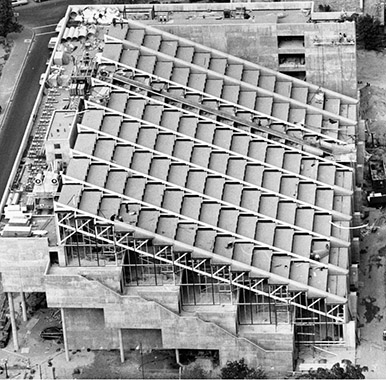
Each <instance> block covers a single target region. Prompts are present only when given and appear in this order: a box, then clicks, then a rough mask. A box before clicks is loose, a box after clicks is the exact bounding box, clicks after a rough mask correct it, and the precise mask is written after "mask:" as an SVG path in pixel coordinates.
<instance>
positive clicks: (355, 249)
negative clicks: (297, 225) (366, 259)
mask: <svg viewBox="0 0 386 380" xmlns="http://www.w3.org/2000/svg"><path fill="white" fill-rule="evenodd" d="M359 261H360V241H359V238H358V237H354V238H353V239H352V243H351V263H352V264H357V263H359Z"/></svg>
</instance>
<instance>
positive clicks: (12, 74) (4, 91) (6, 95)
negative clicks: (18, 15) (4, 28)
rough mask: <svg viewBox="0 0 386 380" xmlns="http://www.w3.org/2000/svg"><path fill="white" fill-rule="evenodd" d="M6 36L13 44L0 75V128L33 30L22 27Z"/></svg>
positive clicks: (22, 65)
mask: <svg viewBox="0 0 386 380" xmlns="http://www.w3.org/2000/svg"><path fill="white" fill-rule="evenodd" d="M7 38H8V39H12V40H13V42H14V45H13V47H12V51H11V54H10V56H9V58H8V59H7V61H6V63H5V65H4V69H3V72H2V75H1V77H0V106H1V107H2V109H3V110H2V112H1V114H0V129H1V127H2V124H3V121H4V119H5V117H6V115H7V112H8V109H9V105H10V103H11V101H12V98H13V94H14V91H15V89H16V86H17V83H18V81H19V78H20V75H21V72H22V70H23V68H24V63H25V59H26V58H27V54H28V51H29V49H30V46H31V44H32V42H33V31H32V30H31V29H28V28H24V30H23V31H22V32H21V33H11V34H9V35H8V37H7Z"/></svg>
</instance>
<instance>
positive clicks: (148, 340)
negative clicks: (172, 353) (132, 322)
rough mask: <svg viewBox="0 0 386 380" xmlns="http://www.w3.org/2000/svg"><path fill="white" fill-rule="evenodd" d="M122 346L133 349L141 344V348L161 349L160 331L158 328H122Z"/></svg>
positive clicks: (146, 349)
mask: <svg viewBox="0 0 386 380" xmlns="http://www.w3.org/2000/svg"><path fill="white" fill-rule="evenodd" d="M122 340H123V347H124V348H125V350H127V349H135V348H137V347H138V345H139V344H140V343H141V344H142V350H143V351H148V350H152V349H157V348H159V349H161V348H163V345H162V331H161V330H160V329H122Z"/></svg>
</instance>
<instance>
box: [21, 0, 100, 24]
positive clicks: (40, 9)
mask: <svg viewBox="0 0 386 380" xmlns="http://www.w3.org/2000/svg"><path fill="white" fill-rule="evenodd" d="M93 3H94V1H93V0H47V1H43V2H42V3H36V2H34V0H29V3H28V4H27V5H22V6H20V7H16V8H15V12H17V13H18V14H19V16H18V21H19V22H20V23H21V24H22V25H25V26H27V27H29V28H36V27H41V26H44V25H52V24H57V23H58V21H59V20H60V19H61V18H62V17H64V15H65V13H66V11H67V7H68V6H69V5H75V4H79V5H80V4H93Z"/></svg>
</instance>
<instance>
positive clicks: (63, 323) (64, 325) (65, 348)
mask: <svg viewBox="0 0 386 380" xmlns="http://www.w3.org/2000/svg"><path fill="white" fill-rule="evenodd" d="M60 315H61V317H62V329H63V343H64V352H65V353H66V360H67V361H68V362H69V361H70V354H69V352H68V344H67V330H66V320H65V318H64V309H63V308H60Z"/></svg>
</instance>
